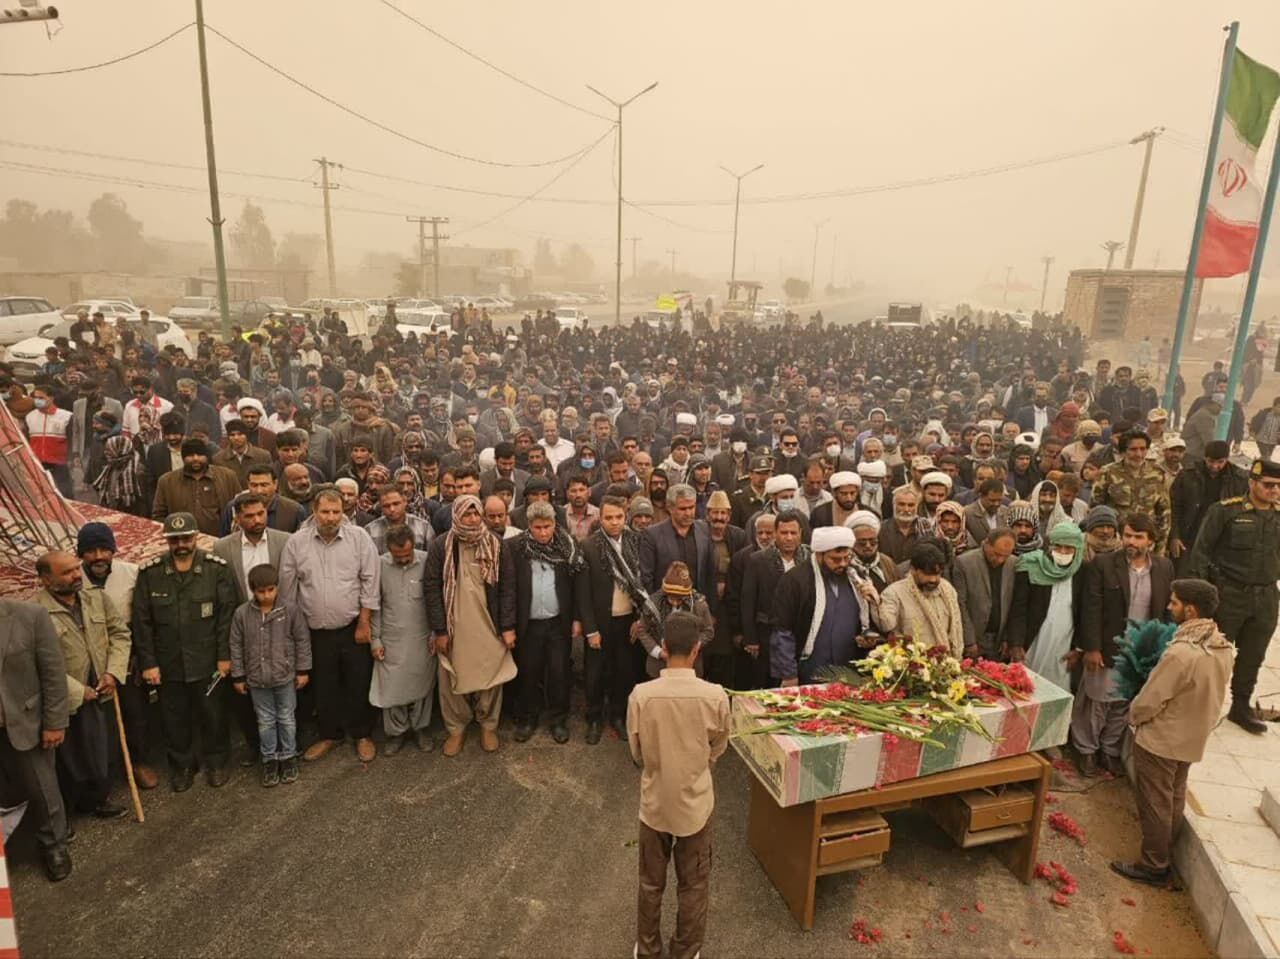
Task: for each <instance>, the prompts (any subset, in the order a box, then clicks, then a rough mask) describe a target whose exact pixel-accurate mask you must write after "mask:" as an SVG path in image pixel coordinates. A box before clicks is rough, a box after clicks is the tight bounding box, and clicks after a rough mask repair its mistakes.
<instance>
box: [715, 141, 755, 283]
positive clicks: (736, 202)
mask: <svg viewBox="0 0 1280 959" xmlns="http://www.w3.org/2000/svg"><path fill="white" fill-rule="evenodd" d="M763 166H764V164H763V163H758V164H756V165H755V166H753V167H752V168H751V169H750V170H748V171H747V172H746V173H734V172H733V171H732V170H730V169H729V168H728V167H727V166H725V165H724V164H723V163H721V164H720V169H722V170H724V172H725V173H727V174H729V176H731V177H733V178H734V179H735V180H737V181H738V186H737V189H736V190H735V191H734V194H733V259H732V260H731V261H730V262H729V283H730V284H732V283H733V281H734V280H736V279H737V278H738V207H739V206H740V205H741V203H742V181H743V180H745V179H746V178H747V177H749V176H751V174H753V173H755V172H756V170H759V169H760V168H762V167H763Z"/></svg>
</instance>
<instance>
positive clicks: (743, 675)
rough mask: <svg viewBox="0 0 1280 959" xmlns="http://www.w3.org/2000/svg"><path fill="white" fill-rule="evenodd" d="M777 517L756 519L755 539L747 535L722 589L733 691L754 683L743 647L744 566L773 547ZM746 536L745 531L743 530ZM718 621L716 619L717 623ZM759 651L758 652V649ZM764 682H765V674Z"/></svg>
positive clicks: (751, 660)
mask: <svg viewBox="0 0 1280 959" xmlns="http://www.w3.org/2000/svg"><path fill="white" fill-rule="evenodd" d="M776 520H777V517H776V516H774V514H772V513H764V514H762V515H760V516H758V517H756V525H755V530H754V537H753V536H752V535H751V534H747V537H746V539H747V544H746V545H745V546H743V547H742V548H741V549H739V550H738V551H737V552H736V553H734V554H733V558H732V559H731V560H730V561H729V584H728V586H727V587H726V589H725V597H724V607H725V613H726V614H727V615H728V617H729V628H730V630H732V634H733V648H734V659H735V662H734V689H753V688H756V687H755V685H754V684H755V682H756V681H757V670H756V659H755V657H753V656H752V655H751V654H750V653H748V652H747V651H746V650H745V649H744V648H743V628H742V592H743V582H744V579H745V574H746V570H747V566H748V565H749V564H750V562H751V558H752V557H753V556H755V554H756V553H758V552H759V551H760V550H762V549H768V548H769V547H770V546H772V545H773V525H774V523H775V521H776ZM743 532H744V533H746V531H745V530H743ZM717 622H718V620H717ZM757 652H758V650H757ZM765 679H766V680H767V679H768V674H767V671H766V674H765Z"/></svg>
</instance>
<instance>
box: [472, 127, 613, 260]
mask: <svg viewBox="0 0 1280 959" xmlns="http://www.w3.org/2000/svg"><path fill="white" fill-rule="evenodd" d="M614 129H616V127H615V128H613V129H609V130H605V131H604V133H602V134H601V135H600V137H599V139H597V140H596V141H595V143H593V144H591V146H589V147H587V148H586V149H585V150H583V151H582V152H581V153H579V154H578V156H577V158H576V159H574V161H573V162H572V163H570V164H568V165H567V166H566V167H565V168H564V169H563V170H561V171H560V172H559V173H557V174H556V175H555V176H553V177H552V178H551V179H550V180H548V181H547V182H546V183H544V184H542V186H540V187H538V189H536V190H534V191H533V192H532V193H530V194H529V195H528V196H526V197H523V198H522V199H520V200H518V201H517V202H515V203H513V204H512V205H511V206H509V207H507V208H506V209H505V210H502V211H500V212H498V213H495V214H494V215H493V216H491V217H489V219H487V220H481V221H480V222H479V223H476V224H474V225H472V226H469V227H465V228H463V229H461V230H456V231H454V234H453V235H454V237H455V238H457V237H459V236H462V235H463V234H464V233H471V232H474V231H475V230H480V229H483V228H484V227H486V226H488V225H489V224H490V223H493V222H494V221H496V220H501V219H502V218H503V217H504V216H506V215H508V214H509V213H514V212H515V211H516V210H518V209H520V207H522V206H524V205H525V204H526V203H528V202H530V201H531V200H535V199H537V197H538V194H540V193H542V192H543V191H544V190H548V189H550V188H551V187H553V186H555V184H556V182H557V181H558V180H559V179H560V178H561V177H563V176H564V175H565V174H567V173H568V172H569V171H570V170H572V169H573V168H574V167H576V166H577V165H578V164H579V163H581V162H582V161H583V160H585V159H586V158H587V156H588V154H590V153H591V151H592V150H594V149H595V148H596V147H598V146H599V145H600V144H601V143H604V141H605V140H606V139H608V137H609V135H610V134H611V133H613V132H614Z"/></svg>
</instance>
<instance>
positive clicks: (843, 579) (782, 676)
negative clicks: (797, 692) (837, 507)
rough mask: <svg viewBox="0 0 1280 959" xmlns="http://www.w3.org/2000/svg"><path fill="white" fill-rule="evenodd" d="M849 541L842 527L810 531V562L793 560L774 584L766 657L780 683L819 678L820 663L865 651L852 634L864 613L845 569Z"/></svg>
mask: <svg viewBox="0 0 1280 959" xmlns="http://www.w3.org/2000/svg"><path fill="white" fill-rule="evenodd" d="M853 541H854V537H853V530H851V529H849V528H848V527H846V526H824V527H822V528H821V529H816V530H814V531H813V542H812V546H813V552H812V556H811V558H810V561H809V562H808V563H805V564H803V565H799V564H797V565H796V566H795V567H794V568H793V569H792V570H791V571H790V572H788V573H787V574H786V575H784V576H783V577H782V580H781V582H779V584H778V590H777V592H776V593H775V594H774V603H773V608H774V615H775V623H776V625H775V627H774V633H773V637H772V640H771V641H770V643H769V656H770V663H771V667H770V673H771V674H772V675H773V676H774V677H776V678H778V679H779V680H780V681H781V683H782V685H783V686H795V685H798V684H801V683H811V682H820V681H821V678H820V674H821V672H822V671H823V669H825V668H826V667H828V666H840V665H843V664H845V663H848V662H850V661H852V660H854V659H856V658H859V657H860V656H863V655H865V651H864V650H860V649H859V646H858V636H859V635H860V634H861V633H862V631H863V630H864V629H865V628H867V627H868V626H869V625H870V617H869V614H868V611H867V604H866V600H865V599H864V598H863V597H862V596H861V595H860V594H859V591H858V590H857V589H856V588H855V583H854V581H853V579H852V578H851V577H850V574H849V559H850V556H851V555H852V554H853Z"/></svg>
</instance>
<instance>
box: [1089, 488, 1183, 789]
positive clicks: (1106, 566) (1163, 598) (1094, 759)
mask: <svg viewBox="0 0 1280 959" xmlns="http://www.w3.org/2000/svg"><path fill="white" fill-rule="evenodd" d="M1121 538H1122V540H1123V542H1124V548H1123V549H1118V550H1115V551H1114V552H1111V553H1102V554H1100V555H1099V556H1096V557H1095V558H1094V559H1093V560H1091V561H1090V562H1088V563H1085V565H1084V567H1083V568H1082V569H1081V577H1080V578H1083V580H1084V603H1083V605H1082V606H1081V608H1080V615H1079V625H1078V628H1077V629H1076V637H1075V646H1076V648H1077V649H1079V650H1080V651H1081V653H1082V654H1083V655H1082V656H1081V659H1082V665H1083V674H1082V675H1081V677H1080V682H1079V686H1078V688H1077V690H1076V698H1075V703H1074V705H1073V707H1072V710H1071V745H1072V746H1073V747H1074V749H1075V751H1076V754H1077V755H1078V756H1079V759H1078V764H1079V768H1080V774H1081V775H1082V776H1093V775H1095V774H1096V773H1097V768H1098V763H1099V762H1101V764H1102V766H1103V768H1105V769H1106V770H1107V772H1109V773H1111V774H1112V775H1114V776H1122V775H1124V763H1123V762H1121V760H1120V747H1121V745H1122V743H1123V741H1124V732H1125V728H1126V727H1127V726H1128V722H1129V703H1128V702H1127V701H1125V700H1122V699H1119V698H1118V697H1116V696H1115V695H1114V694H1113V693H1111V692H1110V690H1109V686H1110V681H1109V680H1110V677H1109V675H1108V673H1109V670H1110V669H1111V666H1112V664H1113V663H1114V662H1115V656H1116V639H1117V638H1118V637H1120V636H1122V635H1124V631H1125V628H1126V626H1127V624H1128V621H1129V620H1131V619H1132V620H1136V621H1138V622H1145V621H1146V620H1149V619H1164V618H1165V609H1166V607H1167V606H1168V605H1169V595H1170V592H1171V591H1172V586H1173V577H1174V573H1173V562H1172V561H1171V560H1169V559H1168V558H1167V557H1164V556H1156V555H1154V554H1153V553H1152V548H1153V547H1154V546H1155V538H1156V527H1155V522H1154V521H1153V520H1152V519H1151V517H1150V516H1148V515H1147V514H1146V513H1130V514H1129V515H1128V516H1127V517H1126V518H1125V521H1124V529H1123V531H1122V536H1121ZM1135 589H1136V590H1137V592H1136V593H1135ZM1099 754H1101V755H1100V756H1099Z"/></svg>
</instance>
